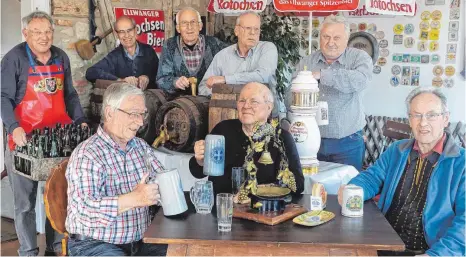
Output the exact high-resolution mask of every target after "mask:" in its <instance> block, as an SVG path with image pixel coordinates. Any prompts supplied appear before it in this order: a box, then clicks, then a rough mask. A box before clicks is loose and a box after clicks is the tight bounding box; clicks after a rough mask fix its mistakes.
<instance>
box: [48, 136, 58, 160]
mask: <svg viewBox="0 0 466 257" xmlns="http://www.w3.org/2000/svg"><path fill="white" fill-rule="evenodd" d="M50 157H51V158H55V157H58V142H57V135H55V134H54V133H53V129H52V143H51V146H50Z"/></svg>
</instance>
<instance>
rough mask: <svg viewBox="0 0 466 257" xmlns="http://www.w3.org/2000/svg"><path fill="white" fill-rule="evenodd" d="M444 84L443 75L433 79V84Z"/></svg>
mask: <svg viewBox="0 0 466 257" xmlns="http://www.w3.org/2000/svg"><path fill="white" fill-rule="evenodd" d="M442 85H443V80H442V78H441V77H434V78H433V79H432V86H434V87H441V86H442Z"/></svg>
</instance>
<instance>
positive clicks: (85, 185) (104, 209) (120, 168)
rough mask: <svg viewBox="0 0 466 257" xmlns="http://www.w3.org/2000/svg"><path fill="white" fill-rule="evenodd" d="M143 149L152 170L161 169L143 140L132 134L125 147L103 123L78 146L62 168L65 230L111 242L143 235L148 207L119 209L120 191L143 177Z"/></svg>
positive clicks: (128, 239)
mask: <svg viewBox="0 0 466 257" xmlns="http://www.w3.org/2000/svg"><path fill="white" fill-rule="evenodd" d="M146 151H148V152H149V156H151V157H152V160H153V161H152V162H151V163H152V171H157V170H160V169H163V167H162V165H161V164H160V163H159V162H158V160H157V159H156V157H155V155H154V152H153V150H152V148H151V147H150V146H149V145H148V144H147V143H146V142H145V141H143V140H142V139H140V138H136V137H135V138H133V139H131V140H130V141H129V142H128V145H127V148H126V151H123V150H121V148H120V147H119V146H118V144H117V143H116V142H115V141H113V139H112V138H110V136H109V135H108V134H107V133H106V132H105V131H104V130H103V129H102V127H99V128H98V130H97V133H96V134H94V135H93V136H91V137H90V138H89V139H87V140H86V141H84V142H82V143H81V144H79V145H78V147H76V149H75V150H74V151H73V154H72V155H71V157H70V160H69V163H68V167H67V170H66V179H67V181H68V211H67V217H66V229H67V231H68V233H71V234H80V235H84V236H88V237H92V238H94V239H97V240H101V241H104V242H108V243H111V244H126V243H131V242H134V241H138V240H140V239H141V238H142V236H143V234H144V232H145V231H146V229H147V227H148V226H149V224H150V217H149V208H148V207H143V208H134V209H131V210H129V211H126V212H124V213H121V214H119V215H118V196H119V195H122V194H127V193H129V192H131V191H133V189H134V188H135V187H136V185H137V184H138V183H139V182H140V181H141V178H142V176H143V174H144V173H145V172H146V171H145V170H146V169H145V162H144V159H145V153H146ZM153 175H154V173H153V174H151V176H153Z"/></svg>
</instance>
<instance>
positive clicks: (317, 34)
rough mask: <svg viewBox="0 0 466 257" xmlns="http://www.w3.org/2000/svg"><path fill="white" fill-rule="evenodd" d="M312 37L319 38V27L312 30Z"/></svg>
mask: <svg viewBox="0 0 466 257" xmlns="http://www.w3.org/2000/svg"><path fill="white" fill-rule="evenodd" d="M312 37H313V38H318V37H319V30H318V29H313V30H312Z"/></svg>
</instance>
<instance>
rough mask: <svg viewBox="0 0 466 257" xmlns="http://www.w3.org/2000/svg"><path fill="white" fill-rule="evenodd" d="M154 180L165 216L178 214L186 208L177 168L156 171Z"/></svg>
mask: <svg viewBox="0 0 466 257" xmlns="http://www.w3.org/2000/svg"><path fill="white" fill-rule="evenodd" d="M155 182H156V183H157V184H158V185H159V192H160V196H161V203H162V209H163V214H164V215H165V216H171V215H176V214H180V213H183V212H185V211H186V210H188V205H187V204H186V199H185V197H184V193H183V186H182V185H181V178H180V174H179V173H178V170H177V169H170V170H164V171H162V172H159V173H157V174H156V175H155Z"/></svg>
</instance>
